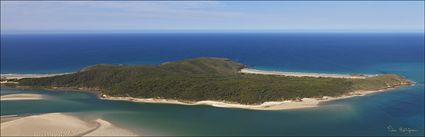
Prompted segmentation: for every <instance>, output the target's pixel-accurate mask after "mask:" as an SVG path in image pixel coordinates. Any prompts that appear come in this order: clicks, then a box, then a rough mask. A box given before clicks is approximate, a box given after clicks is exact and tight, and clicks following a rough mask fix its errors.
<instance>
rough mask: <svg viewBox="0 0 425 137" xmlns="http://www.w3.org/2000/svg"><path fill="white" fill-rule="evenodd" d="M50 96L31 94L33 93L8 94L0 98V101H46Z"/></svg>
mask: <svg viewBox="0 0 425 137" xmlns="http://www.w3.org/2000/svg"><path fill="white" fill-rule="evenodd" d="M47 97H48V96H46V95H41V94H31V93H18V94H8V95H2V96H0V100H2V101H6V100H41V99H45V98H47Z"/></svg>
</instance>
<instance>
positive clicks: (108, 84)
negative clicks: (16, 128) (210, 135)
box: [2, 58, 412, 105]
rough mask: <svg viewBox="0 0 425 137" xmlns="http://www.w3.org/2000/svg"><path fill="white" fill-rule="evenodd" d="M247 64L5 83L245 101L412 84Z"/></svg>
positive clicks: (207, 62) (88, 72) (169, 66)
mask: <svg viewBox="0 0 425 137" xmlns="http://www.w3.org/2000/svg"><path fill="white" fill-rule="evenodd" d="M246 67H247V66H246V65H244V64H241V63H238V62H235V61H232V60H230V59H226V58H193V59H186V60H181V61H176V62H166V63H162V64H160V65H110V64H98V65H93V66H88V67H85V68H83V69H81V70H80V71H78V72H75V73H70V74H64V75H58V76H51V77H41V78H23V79H18V80H15V81H14V83H4V84H2V87H16V88H43V89H61V88H62V89H75V90H90V91H93V92H96V93H98V94H99V95H101V96H108V97H132V98H157V99H171V100H179V101H183V102H195V101H204V100H213V101H224V102H234V103H239V104H246V105H255V104H262V103H264V102H268V101H285V100H294V101H296V100H301V99H303V98H323V97H338V96H343V95H347V94H349V93H353V92H358V91H371V90H384V89H389V88H395V87H400V86H405V85H411V84H412V82H410V81H409V80H407V79H405V78H403V77H402V76H399V75H396V74H382V75H377V76H373V77H366V78H356V79H350V78H330V77H294V76H284V75H263V74H247V73H241V69H244V68H246Z"/></svg>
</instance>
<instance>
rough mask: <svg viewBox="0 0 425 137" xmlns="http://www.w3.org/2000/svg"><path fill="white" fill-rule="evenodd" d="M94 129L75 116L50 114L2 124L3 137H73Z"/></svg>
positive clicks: (92, 124) (92, 125)
mask: <svg viewBox="0 0 425 137" xmlns="http://www.w3.org/2000/svg"><path fill="white" fill-rule="evenodd" d="M93 127H95V124H94V123H88V122H85V121H82V120H80V119H78V118H76V117H73V116H69V115H64V114H61V113H49V114H42V115H33V116H28V117H23V118H20V119H17V120H13V121H9V122H5V123H1V131H2V132H1V136H72V135H75V134H78V133H81V132H84V131H85V130H88V129H91V128H93Z"/></svg>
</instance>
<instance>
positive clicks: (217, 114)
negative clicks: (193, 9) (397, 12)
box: [1, 33, 424, 135]
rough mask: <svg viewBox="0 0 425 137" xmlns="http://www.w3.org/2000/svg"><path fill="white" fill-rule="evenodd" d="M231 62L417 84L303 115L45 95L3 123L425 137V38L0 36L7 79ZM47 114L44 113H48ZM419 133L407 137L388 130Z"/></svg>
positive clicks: (12, 110)
mask: <svg viewBox="0 0 425 137" xmlns="http://www.w3.org/2000/svg"><path fill="white" fill-rule="evenodd" d="M204 56H213V57H226V58H230V59H233V60H236V61H239V62H242V63H244V64H247V65H249V66H250V67H253V68H257V69H264V70H284V71H303V72H325V73H368V74H382V73H396V74H399V75H402V76H404V77H406V78H408V79H410V80H413V81H415V82H416V85H415V86H411V87H405V88H400V89H396V90H392V91H390V92H385V93H378V94H373V95H368V96H364V97H355V98H350V99H345V100H338V101H332V102H327V103H325V104H323V106H322V107H319V108H314V109H301V110H283V111H252V110H241V109H225V108H214V107H209V106H180V105H163V104H143V103H131V102H123V101H104V100H98V99H96V98H95V96H93V95H90V94H87V93H75V92H51V91H44V90H16V89H2V90H1V94H10V93H17V92H36V93H42V94H46V95H50V96H52V97H54V98H52V99H50V100H47V101H2V102H1V115H8V114H28V113H47V112H74V113H78V114H80V115H82V116H93V115H100V116H101V117H103V118H104V119H106V120H109V121H112V122H113V123H114V124H117V125H119V126H123V127H127V128H129V129H132V130H134V131H137V132H140V133H142V134H148V135H317V134H321V135H424V34H423V33H352V34H350V33H196V34H190V33H185V34H176V33H152V34H149V33H144V34H13V35H12V34H6V35H3V34H2V35H1V73H2V74H4V73H57V72H73V71H78V70H79V69H80V68H82V67H84V66H87V65H93V64H98V63H113V64H159V63H162V62H166V61H175V60H180V59H185V58H192V57H204ZM40 108H42V109H40ZM389 127H393V128H395V129H398V128H400V127H401V128H411V129H415V130H417V131H415V132H413V133H411V134H407V133H402V132H397V133H391V132H388V128H389Z"/></svg>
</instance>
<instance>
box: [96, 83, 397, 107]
mask: <svg viewBox="0 0 425 137" xmlns="http://www.w3.org/2000/svg"><path fill="white" fill-rule="evenodd" d="M391 89H393V88H389V89H384V90H373V91H354V92H350V93H348V94H346V95H343V96H340V97H328V96H324V97H322V98H303V99H301V101H294V100H283V101H269V102H264V103H262V104H259V105H245V104H239V103H234V102H224V101H212V100H205V101H197V102H188V103H187V102H181V101H178V100H171V99H157V98H133V97H109V96H106V95H103V96H102V97H101V99H106V100H124V101H131V102H142V103H160V104H179V105H209V106H214V107H222V108H240V109H250V110H288V109H303V108H312V107H318V106H319V104H320V103H322V102H325V101H332V100H339V99H346V98H351V97H356V96H364V95H368V94H372V93H378V92H384V91H388V90H391Z"/></svg>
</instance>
